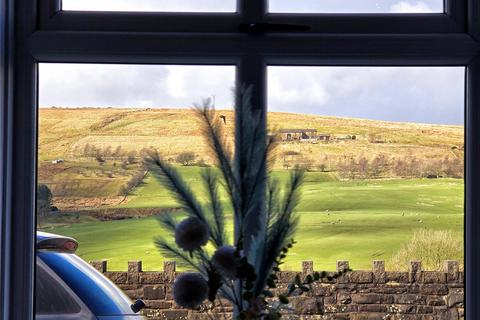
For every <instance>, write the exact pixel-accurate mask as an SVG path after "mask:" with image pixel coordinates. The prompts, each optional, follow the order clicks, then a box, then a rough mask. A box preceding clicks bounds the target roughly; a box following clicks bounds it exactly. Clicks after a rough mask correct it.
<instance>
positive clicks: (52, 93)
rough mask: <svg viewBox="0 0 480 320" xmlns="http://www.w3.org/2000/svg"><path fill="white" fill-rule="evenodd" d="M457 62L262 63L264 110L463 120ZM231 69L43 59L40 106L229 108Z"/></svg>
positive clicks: (456, 122)
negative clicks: (210, 103) (204, 104)
mask: <svg viewBox="0 0 480 320" xmlns="http://www.w3.org/2000/svg"><path fill="white" fill-rule="evenodd" d="M464 73H465V69H464V68H463V67H268V109H269V111H282V112H298V113H307V114H319V115H330V116H340V117H354V118H367V119H375V120H387V121H408V122H419V123H438V124H454V125H463V121H464ZM234 82H235V68H234V67H233V66H178V65H177V66H174V65H170V66H162V65H106V64H96V65H95V64H41V65H40V72H39V105H40V107H52V106H56V107H132V108H133V107H136V108H146V107H149V108H189V107H192V105H193V103H197V102H201V101H202V99H204V98H208V97H212V96H215V102H216V107H217V108H219V109H231V108H232V88H233V86H234Z"/></svg>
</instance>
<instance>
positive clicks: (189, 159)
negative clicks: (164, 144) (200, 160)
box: [175, 151, 195, 166]
mask: <svg viewBox="0 0 480 320" xmlns="http://www.w3.org/2000/svg"><path fill="white" fill-rule="evenodd" d="M175 160H176V161H177V162H178V163H180V164H182V165H184V166H190V165H192V164H193V162H194V161H195V153H193V152H191V151H185V152H182V153H179V154H178V155H177V157H176V158H175Z"/></svg>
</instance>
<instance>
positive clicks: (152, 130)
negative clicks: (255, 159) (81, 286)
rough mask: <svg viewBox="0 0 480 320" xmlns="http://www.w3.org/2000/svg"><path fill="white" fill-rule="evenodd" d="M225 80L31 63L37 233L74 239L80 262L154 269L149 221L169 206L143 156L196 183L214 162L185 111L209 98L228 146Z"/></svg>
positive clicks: (209, 70)
mask: <svg viewBox="0 0 480 320" xmlns="http://www.w3.org/2000/svg"><path fill="white" fill-rule="evenodd" d="M234 82H235V68H234V67H233V66H212V65H210V66H198V65H197V66H192V65H118V64H113V65H112V64H110V65H105V64H49V63H47V64H40V67H39V107H40V108H39V110H38V112H39V135H38V138H39V140H38V141H39V142H38V171H37V176H38V178H37V179H38V180H37V181H38V187H37V188H38V189H37V190H38V196H37V208H38V209H37V229H38V230H41V231H46V232H50V233H55V234H61V235H66V236H70V237H73V238H75V239H76V240H77V241H79V243H80V245H79V248H78V251H77V254H78V255H79V256H80V257H82V258H83V259H84V260H86V261H91V260H101V259H105V258H106V257H108V264H109V267H110V268H112V269H115V270H126V268H127V264H128V261H131V260H142V261H143V265H144V270H160V269H161V268H162V266H163V262H164V259H165V258H164V257H163V256H161V255H160V254H159V253H158V250H157V249H156V248H155V245H154V243H153V241H152V239H153V238H155V237H157V236H159V235H161V234H162V229H161V228H160V227H159V225H158V223H157V221H156V215H158V214H162V213H163V212H167V211H170V210H175V208H176V207H177V204H176V203H175V201H174V199H172V197H171V196H170V194H169V192H168V191H167V190H166V189H165V188H164V187H163V186H162V185H161V184H160V183H159V182H158V181H157V180H156V179H155V178H154V177H153V176H152V174H151V173H149V172H148V170H146V168H145V167H144V166H143V163H142V161H143V157H144V156H146V155H147V153H148V152H149V151H150V150H155V151H158V152H159V153H160V154H161V155H162V156H163V157H164V158H165V159H167V160H168V161H169V163H170V164H171V165H174V166H178V167H179V168H180V169H179V170H181V172H182V174H186V175H187V176H188V182H189V183H192V184H200V172H201V170H202V169H204V168H206V167H208V166H212V165H213V164H214V162H213V161H214V159H212V158H211V156H210V155H209V152H208V151H207V150H208V148H207V146H206V145H205V141H204V139H203V137H202V135H201V128H200V127H199V126H198V121H197V119H196V117H195V113H194V111H193V110H192V109H193V104H194V103H198V104H201V103H202V100H204V99H211V103H212V104H214V105H215V108H216V109H217V110H218V112H219V113H220V114H221V116H223V120H224V124H225V128H226V130H227V132H229V139H232V137H231V136H232V135H231V132H232V131H233V126H234V122H233V119H234V116H233V114H232V92H231V90H232V87H233V85H234ZM133 218H134V219H133ZM140 248H141V249H140Z"/></svg>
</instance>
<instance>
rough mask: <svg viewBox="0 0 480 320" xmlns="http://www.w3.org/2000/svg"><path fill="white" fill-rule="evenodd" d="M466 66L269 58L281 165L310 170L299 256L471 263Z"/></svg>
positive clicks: (325, 260) (366, 262)
mask: <svg viewBox="0 0 480 320" xmlns="http://www.w3.org/2000/svg"><path fill="white" fill-rule="evenodd" d="M464 73H465V70H464V68H439V67H435V68H432V67H418V68H414V67H269V68H268V109H269V113H268V122H269V125H270V126H271V127H272V128H278V129H280V139H281V144H280V147H279V150H278V155H277V159H276V162H275V171H276V172H278V173H277V174H279V175H283V174H284V172H285V171H288V170H291V169H292V168H294V167H301V168H304V169H306V170H307V174H306V183H305V185H304V186H303V197H302V200H301V202H300V206H299V209H298V210H299V211H300V217H301V220H300V228H299V232H298V234H297V237H296V238H297V240H298V242H299V245H298V246H296V247H294V248H293V249H292V252H291V254H292V255H291V257H290V260H289V261H288V262H289V263H288V265H289V267H292V268H293V267H294V266H295V265H299V264H300V261H302V260H313V261H314V262H315V265H316V266H319V268H322V269H326V270H330V269H331V268H332V266H333V265H334V263H335V261H336V260H349V261H350V265H351V266H353V267H354V268H356V269H367V270H368V269H369V268H370V266H371V264H372V260H385V262H386V267H387V269H389V270H408V268H409V263H410V260H422V261H423V265H424V267H425V268H426V269H428V270H440V269H441V268H442V267H443V263H444V262H443V260H448V259H452V260H459V261H461V263H463V217H464V207H463V200H464V183H463V176H464V172H463V168H464ZM292 262H294V263H292Z"/></svg>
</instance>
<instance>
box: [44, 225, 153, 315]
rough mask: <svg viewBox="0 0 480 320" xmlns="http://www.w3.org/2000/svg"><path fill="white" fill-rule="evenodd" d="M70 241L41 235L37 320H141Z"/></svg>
mask: <svg viewBox="0 0 480 320" xmlns="http://www.w3.org/2000/svg"><path fill="white" fill-rule="evenodd" d="M77 247H78V244H77V242H76V241H75V240H74V239H72V238H69V237H63V236H58V235H54V234H49V233H44V232H37V267H36V295H35V297H36V298H35V311H36V312H35V313H36V319H66V320H67V319H72V320H73V319H75V320H76V319H97V320H141V319H144V318H143V317H142V316H141V315H138V314H137V313H138V312H139V311H140V309H141V308H142V307H143V306H144V304H143V302H142V301H141V300H137V301H136V302H135V303H134V304H132V302H131V301H130V299H129V298H128V297H127V296H126V295H125V294H124V293H123V292H122V291H121V290H120V289H119V288H118V287H117V286H116V285H115V284H113V283H112V282H111V281H110V280H109V279H107V278H106V277H105V276H103V275H102V274H101V273H100V272H98V271H97V270H96V269H94V268H93V267H92V266H90V265H89V264H88V263H86V262H85V261H83V260H82V259H80V258H79V257H78V256H77V255H75V254H74V253H75V251H76V249H77Z"/></svg>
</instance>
